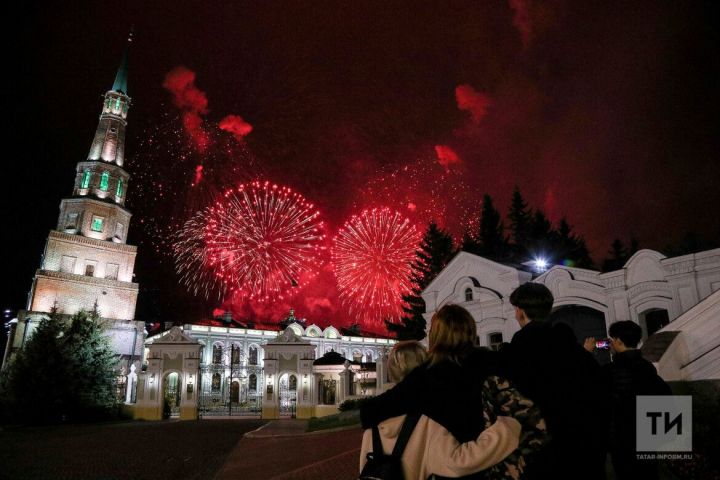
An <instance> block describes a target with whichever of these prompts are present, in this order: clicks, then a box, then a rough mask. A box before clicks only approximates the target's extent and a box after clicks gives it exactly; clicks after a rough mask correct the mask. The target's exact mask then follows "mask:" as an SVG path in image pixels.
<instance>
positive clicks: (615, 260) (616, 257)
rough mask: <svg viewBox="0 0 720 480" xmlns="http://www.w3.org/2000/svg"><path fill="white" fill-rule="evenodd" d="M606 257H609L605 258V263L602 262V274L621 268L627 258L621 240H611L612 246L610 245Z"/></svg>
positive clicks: (626, 252)
mask: <svg viewBox="0 0 720 480" xmlns="http://www.w3.org/2000/svg"><path fill="white" fill-rule="evenodd" d="M608 255H610V256H609V257H608V258H606V259H605V261H603V265H602V269H603V272H611V271H613V270H618V269H620V268H622V267H623V265H625V262H626V261H627V260H628V258H629V257H628V251H627V249H626V248H625V245H624V244H623V242H622V240H620V239H619V238H616V239H615V240H613V242H612V244H611V245H610V251H608Z"/></svg>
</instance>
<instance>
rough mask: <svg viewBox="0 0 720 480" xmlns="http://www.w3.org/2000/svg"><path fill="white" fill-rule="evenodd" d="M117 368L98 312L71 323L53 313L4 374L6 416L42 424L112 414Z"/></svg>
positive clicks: (41, 322) (30, 338) (38, 327)
mask: <svg viewBox="0 0 720 480" xmlns="http://www.w3.org/2000/svg"><path fill="white" fill-rule="evenodd" d="M115 366H116V356H115V354H114V353H113V351H112V349H111V348H110V343H109V340H108V338H107V337H106V336H105V335H104V334H103V329H102V326H101V325H100V318H99V314H98V312H97V309H94V310H93V311H92V312H90V313H88V312H85V311H80V312H78V313H77V314H75V315H73V317H72V318H71V319H70V322H69V323H68V322H65V321H64V320H63V319H62V318H60V316H59V315H58V314H57V312H56V311H53V312H51V314H50V318H47V319H43V320H41V321H40V323H39V324H38V326H37V328H36V329H35V330H34V332H33V333H32V334H31V335H30V336H29V338H28V339H27V341H26V342H25V346H24V347H23V349H22V350H21V351H19V352H18V353H17V355H16V356H15V359H14V360H13V361H12V363H11V364H10V365H9V366H8V367H7V368H6V369H5V371H4V372H3V375H4V378H3V382H2V389H3V391H2V399H3V404H4V405H3V408H4V411H5V413H6V414H7V413H9V414H11V415H13V417H14V418H13V420H14V421H24V422H41V423H43V422H56V421H60V420H63V419H67V420H87V419H97V418H102V417H105V416H108V415H111V414H114V413H115V407H116V404H117V400H116V393H115V381H116V372H115Z"/></svg>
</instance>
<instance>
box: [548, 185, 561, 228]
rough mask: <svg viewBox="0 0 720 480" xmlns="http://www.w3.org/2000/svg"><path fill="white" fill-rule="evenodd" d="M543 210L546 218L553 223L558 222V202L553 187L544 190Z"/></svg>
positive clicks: (559, 215) (559, 213)
mask: <svg viewBox="0 0 720 480" xmlns="http://www.w3.org/2000/svg"><path fill="white" fill-rule="evenodd" d="M543 211H544V212H545V215H546V216H547V218H548V219H549V220H550V221H551V222H553V223H557V222H559V221H560V219H561V218H562V212H561V211H560V204H559V203H558V199H557V197H556V196H555V190H554V188H553V187H550V188H548V189H547V190H546V191H545V197H544V199H543Z"/></svg>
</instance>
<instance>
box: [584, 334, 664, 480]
mask: <svg viewBox="0 0 720 480" xmlns="http://www.w3.org/2000/svg"><path fill="white" fill-rule="evenodd" d="M609 334H610V352H611V353H612V360H613V361H612V362H611V363H609V364H607V365H604V366H603V367H602V370H603V374H604V375H605V377H606V378H607V380H608V382H609V385H610V396H611V402H610V405H611V410H612V418H611V422H610V457H611V459H612V464H613V468H614V469H615V474H616V476H617V478H618V480H625V479H633V480H655V479H657V478H658V465H657V462H656V461H655V460H648V459H638V458H637V449H636V445H635V442H636V433H637V430H636V420H635V398H636V396H637V395H671V393H672V392H671V391H670V387H669V386H668V384H667V383H665V381H664V380H663V379H662V378H660V376H659V375H658V374H657V371H656V370H655V367H654V366H653V364H652V363H650V362H648V361H647V360H645V359H644V358H643V357H642V355H641V353H640V350H638V349H637V346H638V343H639V342H640V339H641V338H642V330H641V329H640V326H639V325H638V324H636V323H635V322H633V321H631V320H623V321H619V322H615V323H613V324H612V325H610V332H609ZM595 345H596V344H595V339H594V338H592V337H591V338H587V339H585V349H586V350H588V351H590V352H592V351H594V349H595Z"/></svg>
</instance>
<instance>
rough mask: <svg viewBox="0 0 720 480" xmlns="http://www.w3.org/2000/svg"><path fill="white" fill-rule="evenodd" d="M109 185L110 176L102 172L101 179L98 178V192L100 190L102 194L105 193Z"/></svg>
mask: <svg viewBox="0 0 720 480" xmlns="http://www.w3.org/2000/svg"><path fill="white" fill-rule="evenodd" d="M109 183H110V174H109V173H108V172H103V174H102V177H100V190H102V191H103V192H107V189H108V184H109Z"/></svg>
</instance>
